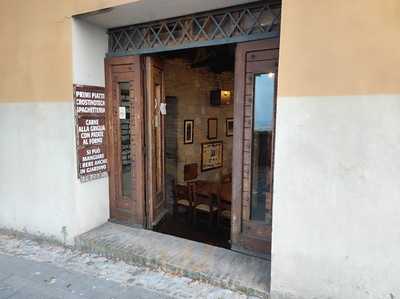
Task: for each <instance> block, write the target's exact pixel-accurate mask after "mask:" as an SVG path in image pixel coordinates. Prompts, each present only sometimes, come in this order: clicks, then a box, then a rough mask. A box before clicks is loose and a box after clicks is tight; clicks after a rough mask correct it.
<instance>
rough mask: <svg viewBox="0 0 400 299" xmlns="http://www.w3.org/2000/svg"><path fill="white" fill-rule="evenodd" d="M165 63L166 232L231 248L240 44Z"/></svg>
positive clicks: (161, 227)
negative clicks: (236, 70)
mask: <svg viewBox="0 0 400 299" xmlns="http://www.w3.org/2000/svg"><path fill="white" fill-rule="evenodd" d="M157 57H158V58H159V59H161V60H162V63H163V68H164V82H165V86H164V88H165V98H166V104H167V106H166V107H167V113H166V115H165V118H164V121H165V132H164V133H165V186H166V197H167V202H168V214H167V215H166V216H165V217H164V218H163V220H162V221H160V222H159V224H158V225H157V226H156V227H155V228H154V229H155V230H156V231H158V232H161V233H167V234H172V235H175V236H179V237H183V238H186V239H190V240H194V241H200V242H205V243H207V244H210V245H214V246H220V247H224V248H230V218H231V194H232V146H233V123H234V119H233V98H234V97H233V94H234V58H235V45H224V46H217V47H204V48H195V49H188V50H180V51H174V52H166V53H164V54H162V55H157Z"/></svg>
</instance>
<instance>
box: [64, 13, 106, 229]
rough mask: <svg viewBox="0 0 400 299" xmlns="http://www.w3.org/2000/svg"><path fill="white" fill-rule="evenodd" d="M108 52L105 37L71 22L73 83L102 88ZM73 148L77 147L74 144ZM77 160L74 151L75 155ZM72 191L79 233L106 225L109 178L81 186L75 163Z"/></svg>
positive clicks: (100, 31) (83, 24) (102, 32)
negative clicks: (74, 193) (105, 58)
mask: <svg viewBox="0 0 400 299" xmlns="http://www.w3.org/2000/svg"><path fill="white" fill-rule="evenodd" d="M107 48H108V39H107V33H106V31H105V30H104V29H101V28H99V27H97V26H95V25H92V24H89V23H87V22H84V21H82V20H79V19H76V18H74V19H73V22H72V53H73V76H74V78H73V82H74V83H75V84H84V85H96V86H105V75H104V57H105V54H106V52H107ZM74 145H75V147H76V144H75V143H74ZM74 155H75V156H74V157H75V159H76V151H74ZM74 166H75V168H74V171H75V177H74V189H75V192H76V208H77V217H78V218H77V220H78V223H77V225H78V230H79V232H80V233H83V232H86V231H88V230H90V229H92V228H94V227H96V226H99V225H101V224H103V223H105V222H106V221H107V220H108V219H109V217H110V214H109V213H110V207H109V196H108V194H109V190H108V178H102V179H99V180H95V181H91V182H86V183H81V182H80V181H79V180H78V179H77V175H76V173H77V172H76V171H77V170H76V167H77V164H76V162H75V163H74Z"/></svg>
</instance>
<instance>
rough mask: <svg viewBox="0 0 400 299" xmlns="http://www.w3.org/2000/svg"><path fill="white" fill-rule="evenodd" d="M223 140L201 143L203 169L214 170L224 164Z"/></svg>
mask: <svg viewBox="0 0 400 299" xmlns="http://www.w3.org/2000/svg"><path fill="white" fill-rule="evenodd" d="M223 161H224V160H223V143H222V141H213V142H206V143H202V144H201V171H207V170H212V169H216V168H220V167H222V166H223Z"/></svg>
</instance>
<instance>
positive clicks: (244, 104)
mask: <svg viewBox="0 0 400 299" xmlns="http://www.w3.org/2000/svg"><path fill="white" fill-rule="evenodd" d="M248 48H251V50H250V51H253V52H256V51H263V50H271V49H277V50H278V51H279V38H273V39H263V40H258V41H249V42H244V43H240V44H237V47H236V53H235V57H236V59H235V93H234V94H235V100H234V130H233V153H232V160H233V161H235V163H233V165H232V211H231V213H232V217H231V219H232V220H231V240H232V249H233V250H237V251H241V252H245V253H249V254H252V255H257V256H260V257H263V258H265V257H267V255H268V253H270V249H271V248H270V247H269V246H270V245H271V242H272V224H271V225H270V226H269V227H266V226H265V224H264V223H262V222H260V221H254V220H250V209H251V195H249V193H251V188H252V186H251V176H252V169H251V168H252V167H251V163H250V166H249V165H246V167H245V165H244V164H245V163H244V162H245V161H249V160H250V162H251V156H252V154H253V153H252V151H250V152H249V151H246V149H245V147H246V148H250V149H251V148H252V145H251V144H249V142H251V141H246V138H249V139H250V140H252V134H253V133H251V134H250V136H248V135H249V133H248V130H246V128H248V127H250V128H251V131H252V130H253V129H252V127H253V124H249V123H246V120H245V118H246V116H249V115H252V116H251V119H252V121H253V117H254V116H253V110H252V109H253V99H254V95H251V96H249V95H247V94H246V85H249V84H253V79H254V78H252V79H251V80H250V79H249V78H247V76H246V71H247V70H246V55H247V53H248V52H249V50H248ZM277 61H279V58H277ZM277 74H278V68H277V71H276V74H275V78H276V83H275V96H274V110H273V124H274V127H273V130H272V137H271V138H272V140H271V146H272V153H271V169H272V175H271V177H270V178H269V182H270V184H271V194H270V198H267V200H266V205H268V208H269V209H270V210H271V213H272V202H273V178H274V175H273V170H274V156H275V127H276V125H275V124H276V106H277V93H276V92H277V85H278V84H277V83H278V81H277ZM249 101H251V102H249ZM245 155H247V156H246V157H245ZM245 176H246V177H247V178H248V179H246V180H244V177H245ZM244 181H245V182H244ZM246 193H247V194H246ZM266 207H267V206H266ZM247 218H248V219H247ZM245 230H247V231H252V232H255V234H256V235H259V236H261V235H264V234H266V235H267V236H266V237H267V239H266V240H267V243H265V242H264V241H263V240H262V239H261V238H260V239H258V238H257V237H254V238H253V237H250V236H249V235H248V234H246V231H245ZM268 239H269V240H268ZM268 241H269V246H268ZM263 247H265V248H264V249H263ZM268 247H269V248H268ZM264 250H265V252H263V251H264Z"/></svg>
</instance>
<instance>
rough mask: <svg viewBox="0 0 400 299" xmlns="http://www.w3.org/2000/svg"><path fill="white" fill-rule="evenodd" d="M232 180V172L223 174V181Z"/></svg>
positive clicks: (229, 181) (228, 181)
mask: <svg viewBox="0 0 400 299" xmlns="http://www.w3.org/2000/svg"><path fill="white" fill-rule="evenodd" d="M231 182H232V174H231V173H228V174H224V175H222V176H221V183H231Z"/></svg>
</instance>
